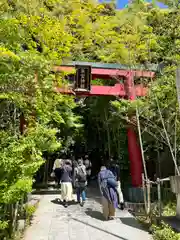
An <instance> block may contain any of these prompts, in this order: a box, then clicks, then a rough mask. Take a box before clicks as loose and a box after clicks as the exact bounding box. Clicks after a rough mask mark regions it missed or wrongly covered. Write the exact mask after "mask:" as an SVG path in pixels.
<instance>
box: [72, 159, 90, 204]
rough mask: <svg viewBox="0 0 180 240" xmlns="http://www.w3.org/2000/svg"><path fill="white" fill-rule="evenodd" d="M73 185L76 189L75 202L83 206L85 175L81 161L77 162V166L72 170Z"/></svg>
mask: <svg viewBox="0 0 180 240" xmlns="http://www.w3.org/2000/svg"><path fill="white" fill-rule="evenodd" d="M74 185H75V187H76V194H77V202H78V203H79V204H80V205H81V206H83V205H84V203H85V201H86V192H85V191H86V186H87V174H86V167H85V166H84V164H83V160H82V159H79V160H78V165H77V166H76V167H75V169H74Z"/></svg>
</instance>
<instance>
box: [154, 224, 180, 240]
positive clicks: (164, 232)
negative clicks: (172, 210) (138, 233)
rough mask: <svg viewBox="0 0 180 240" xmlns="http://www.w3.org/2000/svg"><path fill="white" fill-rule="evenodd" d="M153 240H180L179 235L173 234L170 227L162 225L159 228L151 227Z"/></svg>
mask: <svg viewBox="0 0 180 240" xmlns="http://www.w3.org/2000/svg"><path fill="white" fill-rule="evenodd" d="M153 239H154V240H180V234H178V233H175V232H174V231H173V230H172V228H171V227H170V226H168V225H167V224H165V223H162V225H161V226H160V227H157V226H153Z"/></svg>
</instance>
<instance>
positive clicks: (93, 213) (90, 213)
mask: <svg viewBox="0 0 180 240" xmlns="http://www.w3.org/2000/svg"><path fill="white" fill-rule="evenodd" d="M85 213H86V214H87V215H88V216H90V217H92V218H95V219H98V220H101V221H105V219H104V217H103V214H102V213H101V212H99V211H94V210H92V208H87V209H86V211H85Z"/></svg>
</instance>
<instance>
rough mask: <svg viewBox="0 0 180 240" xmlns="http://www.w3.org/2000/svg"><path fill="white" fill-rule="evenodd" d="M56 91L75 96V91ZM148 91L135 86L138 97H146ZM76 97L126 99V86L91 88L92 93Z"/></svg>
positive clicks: (57, 89) (63, 89) (81, 93)
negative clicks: (114, 97)
mask: <svg viewBox="0 0 180 240" xmlns="http://www.w3.org/2000/svg"><path fill="white" fill-rule="evenodd" d="M56 91H57V92H59V93H64V94H74V92H73V90H71V89H67V88H56ZM147 91H148V89H147V88H145V87H143V86H142V85H136V86H135V92H136V95H137V96H138V97H140V96H146V94H147ZM76 95H81V96H117V97H125V96H126V92H125V90H124V84H115V85H114V86H97V85H94V86H91V91H90V92H79V93H76Z"/></svg>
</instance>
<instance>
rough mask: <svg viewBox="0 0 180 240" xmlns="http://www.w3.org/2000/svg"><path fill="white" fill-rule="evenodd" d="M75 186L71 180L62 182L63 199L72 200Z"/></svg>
mask: <svg viewBox="0 0 180 240" xmlns="http://www.w3.org/2000/svg"><path fill="white" fill-rule="evenodd" d="M72 197H73V188H72V183H71V182H63V183H61V198H62V200H63V201H72V200H73V199H72Z"/></svg>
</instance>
